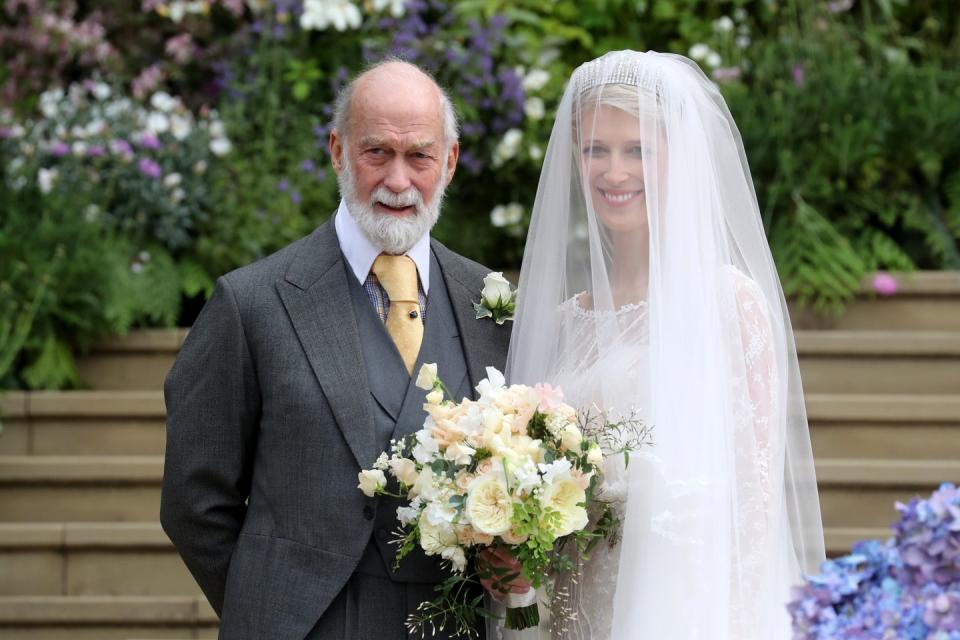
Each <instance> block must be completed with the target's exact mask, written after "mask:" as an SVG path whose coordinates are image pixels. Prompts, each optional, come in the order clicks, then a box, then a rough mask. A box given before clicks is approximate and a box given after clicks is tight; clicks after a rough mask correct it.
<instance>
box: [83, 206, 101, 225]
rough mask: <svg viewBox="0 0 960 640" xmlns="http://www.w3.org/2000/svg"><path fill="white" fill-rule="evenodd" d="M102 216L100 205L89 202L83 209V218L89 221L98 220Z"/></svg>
mask: <svg viewBox="0 0 960 640" xmlns="http://www.w3.org/2000/svg"><path fill="white" fill-rule="evenodd" d="M99 217H100V207H98V206H97V205H95V204H88V205H87V206H86V208H84V210H83V219H84V220H86V221H87V222H96V221H97V218H99Z"/></svg>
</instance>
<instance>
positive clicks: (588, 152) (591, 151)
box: [583, 144, 607, 158]
mask: <svg viewBox="0 0 960 640" xmlns="http://www.w3.org/2000/svg"><path fill="white" fill-rule="evenodd" d="M606 152H607V148H606V147H605V146H603V145H599V144H591V145H587V146H585V147H584V148H583V155H585V156H591V157H594V158H596V157H598V156H601V155H603V154H605V153H606Z"/></svg>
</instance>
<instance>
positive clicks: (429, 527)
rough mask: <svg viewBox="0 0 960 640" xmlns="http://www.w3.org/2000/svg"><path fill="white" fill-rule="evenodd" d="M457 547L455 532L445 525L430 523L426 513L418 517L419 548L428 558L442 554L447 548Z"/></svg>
mask: <svg viewBox="0 0 960 640" xmlns="http://www.w3.org/2000/svg"><path fill="white" fill-rule="evenodd" d="M456 545H457V532H456V531H454V529H453V527H452V526H451V525H450V524H448V523H446V522H441V523H439V524H437V523H434V522H430V519H429V518H427V515H426V512H424V513H423V514H422V515H421V516H420V546H421V547H422V548H423V551H424V553H426V554H427V555H428V556H435V555H437V554H438V553H442V552H443V550H444V549H446V548H448V547H455V546H456Z"/></svg>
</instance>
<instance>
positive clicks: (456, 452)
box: [443, 442, 476, 464]
mask: <svg viewBox="0 0 960 640" xmlns="http://www.w3.org/2000/svg"><path fill="white" fill-rule="evenodd" d="M475 453H476V450H474V449H473V448H471V447H468V446H467V445H466V444H463V443H462V442H455V443H453V444H451V445H450V446H448V447H447V449H446V451H444V452H443V457H444V458H446V459H447V460H451V461H452V462H454V463H455V464H470V461H471V460H472V459H473V454H475Z"/></svg>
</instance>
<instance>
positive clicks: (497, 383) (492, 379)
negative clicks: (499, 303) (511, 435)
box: [477, 274, 507, 397]
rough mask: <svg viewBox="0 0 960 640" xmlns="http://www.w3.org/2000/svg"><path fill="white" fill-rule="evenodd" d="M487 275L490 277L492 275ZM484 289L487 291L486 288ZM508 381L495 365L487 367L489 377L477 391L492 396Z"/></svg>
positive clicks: (481, 383)
mask: <svg viewBox="0 0 960 640" xmlns="http://www.w3.org/2000/svg"><path fill="white" fill-rule="evenodd" d="M490 275H499V274H490ZM487 277H488V278H489V277H490V276H487ZM484 281H486V279H484ZM484 291H486V288H484ZM506 383H507V380H506V378H504V377H503V374H502V373H500V372H499V371H498V370H497V369H496V368H494V367H487V377H486V378H484V379H483V380H481V381H480V384H478V385H477V393H479V394H480V396H481V397H489V396H492V395H493V394H494V393H495V392H496V391H497V390H498V389H502V388H503V385H505V384H506Z"/></svg>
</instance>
